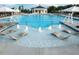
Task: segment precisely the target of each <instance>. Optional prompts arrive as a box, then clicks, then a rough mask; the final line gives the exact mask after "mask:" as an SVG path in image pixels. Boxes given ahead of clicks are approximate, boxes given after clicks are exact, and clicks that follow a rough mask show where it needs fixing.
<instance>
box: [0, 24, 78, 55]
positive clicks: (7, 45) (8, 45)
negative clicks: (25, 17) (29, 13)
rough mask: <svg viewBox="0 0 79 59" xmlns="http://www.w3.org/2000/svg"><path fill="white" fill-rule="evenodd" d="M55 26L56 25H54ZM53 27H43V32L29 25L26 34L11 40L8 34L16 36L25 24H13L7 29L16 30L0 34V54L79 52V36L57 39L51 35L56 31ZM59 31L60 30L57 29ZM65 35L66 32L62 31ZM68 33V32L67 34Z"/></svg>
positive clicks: (64, 53)
mask: <svg viewBox="0 0 79 59" xmlns="http://www.w3.org/2000/svg"><path fill="white" fill-rule="evenodd" d="M55 27H56V26H55ZM55 27H53V28H52V30H48V29H43V32H38V29H34V28H31V27H29V31H27V33H28V35H26V36H25V37H22V38H20V39H19V40H12V39H10V38H8V35H12V36H16V35H18V33H20V32H23V31H24V29H25V26H23V25H20V29H17V28H16V26H13V27H11V28H9V29H7V30H5V31H4V32H5V33H6V32H8V30H10V29H12V30H16V32H13V33H9V34H7V35H6V36H0V54H1V55H20V54H22V55H24V54H25V55H41V54H42V55H46V54H50V55H51V54H54V55H55V54H56V55H66V54H67V55H71V54H73V55H74V54H79V37H78V36H74V35H71V36H70V37H69V38H68V39H66V40H61V39H58V38H56V37H54V36H52V35H51V33H52V32H55V31H58V28H55ZM58 32H60V30H59V31H58ZM63 35H67V33H63ZM68 35H69V34H68Z"/></svg>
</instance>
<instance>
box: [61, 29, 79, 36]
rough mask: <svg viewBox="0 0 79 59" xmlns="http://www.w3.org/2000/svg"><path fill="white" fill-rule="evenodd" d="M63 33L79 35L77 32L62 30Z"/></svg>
mask: <svg viewBox="0 0 79 59" xmlns="http://www.w3.org/2000/svg"><path fill="white" fill-rule="evenodd" d="M62 31H63V32H65V33H68V34H72V35H78V34H79V32H74V33H73V32H72V31H71V30H65V29H64V30H62Z"/></svg>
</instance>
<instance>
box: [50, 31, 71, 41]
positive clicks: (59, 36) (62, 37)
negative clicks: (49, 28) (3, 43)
mask: <svg viewBox="0 0 79 59" xmlns="http://www.w3.org/2000/svg"><path fill="white" fill-rule="evenodd" d="M51 34H52V35H53V36H55V37H57V38H59V39H61V40H64V39H68V38H69V37H70V35H67V36H64V35H63V34H62V33H61V32H54V33H51Z"/></svg>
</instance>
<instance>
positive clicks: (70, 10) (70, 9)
mask: <svg viewBox="0 0 79 59" xmlns="http://www.w3.org/2000/svg"><path fill="white" fill-rule="evenodd" d="M62 11H63V12H79V7H78V6H72V7H70V8H67V9H64V10H62Z"/></svg>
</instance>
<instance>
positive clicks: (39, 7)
mask: <svg viewBox="0 0 79 59" xmlns="http://www.w3.org/2000/svg"><path fill="white" fill-rule="evenodd" d="M31 9H46V8H45V7H43V6H37V7H34V8H31Z"/></svg>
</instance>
